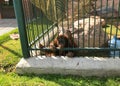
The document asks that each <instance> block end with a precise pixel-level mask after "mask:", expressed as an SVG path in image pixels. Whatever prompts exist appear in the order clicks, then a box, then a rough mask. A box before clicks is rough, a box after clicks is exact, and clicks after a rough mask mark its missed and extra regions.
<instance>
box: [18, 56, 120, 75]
mask: <svg viewBox="0 0 120 86" xmlns="http://www.w3.org/2000/svg"><path fill="white" fill-rule="evenodd" d="M16 72H17V73H19V74H24V73H34V74H72V75H81V76H115V75H120V59H119V58H102V57H101V58H98V57H94V58H93V57H75V58H68V57H64V56H61V57H45V56H38V57H31V58H28V59H25V58H22V59H21V61H20V62H19V63H18V64H17V66H16Z"/></svg>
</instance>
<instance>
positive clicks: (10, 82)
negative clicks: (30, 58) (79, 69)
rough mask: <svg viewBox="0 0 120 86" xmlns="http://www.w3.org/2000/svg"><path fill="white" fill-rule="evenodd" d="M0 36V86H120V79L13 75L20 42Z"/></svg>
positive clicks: (18, 56) (6, 35) (19, 50)
mask: <svg viewBox="0 0 120 86" xmlns="http://www.w3.org/2000/svg"><path fill="white" fill-rule="evenodd" d="M11 33H18V31H17V29H16V30H13V31H12V32H10V33H7V34H5V35H3V36H0V86H120V77H81V76H73V75H49V74H47V75H34V74H29V75H28V74H24V75H19V74H16V73H15V66H16V64H17V63H18V61H19V60H20V59H21V57H22V51H21V47H20V40H11V39H10V38H9V34H11Z"/></svg>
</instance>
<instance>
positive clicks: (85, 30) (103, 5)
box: [14, 0, 120, 57]
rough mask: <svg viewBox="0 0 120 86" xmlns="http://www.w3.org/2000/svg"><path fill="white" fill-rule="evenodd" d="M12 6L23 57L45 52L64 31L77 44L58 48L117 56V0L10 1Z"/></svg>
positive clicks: (119, 2)
mask: <svg viewBox="0 0 120 86" xmlns="http://www.w3.org/2000/svg"><path fill="white" fill-rule="evenodd" d="M14 8H15V13H16V17H17V21H18V27H19V33H20V39H21V45H22V50H23V55H24V57H32V56H41V55H46V53H45V52H49V51H51V49H50V47H49V45H50V43H51V41H53V40H55V39H56V37H57V36H59V35H60V34H65V31H67V30H69V31H70V32H71V34H72V38H71V39H72V40H73V41H74V43H75V44H76V45H77V47H74V44H73V46H72V47H70V46H68V47H64V48H62V51H65V52H66V51H67V52H69V51H70V52H75V53H77V54H75V55H74V56H93V57H95V56H98V57H120V19H119V18H120V0H14ZM41 45H43V46H44V47H41ZM55 47H56V46H55ZM55 49H56V51H59V52H60V51H61V48H57V47H56V48H55ZM59 56H62V55H61V54H60V53H59Z"/></svg>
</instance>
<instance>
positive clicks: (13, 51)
mask: <svg viewBox="0 0 120 86" xmlns="http://www.w3.org/2000/svg"><path fill="white" fill-rule="evenodd" d="M0 47H2V48H4V49H5V50H8V51H9V52H11V53H12V54H14V55H16V56H18V57H22V55H21V54H19V53H17V52H15V50H12V49H10V48H8V47H6V46H3V45H1V44H0Z"/></svg>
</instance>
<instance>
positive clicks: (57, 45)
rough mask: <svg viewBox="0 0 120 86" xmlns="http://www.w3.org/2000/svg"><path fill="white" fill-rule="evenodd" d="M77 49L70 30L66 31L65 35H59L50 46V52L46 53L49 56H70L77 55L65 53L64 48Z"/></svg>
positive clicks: (71, 52)
mask: <svg viewBox="0 0 120 86" xmlns="http://www.w3.org/2000/svg"><path fill="white" fill-rule="evenodd" d="M74 47H77V45H76V44H75V42H74V41H73V37H72V34H71V32H70V31H69V30H66V31H65V33H64V34H60V35H58V36H57V37H56V38H55V39H54V40H53V41H52V42H51V43H50V45H49V48H50V51H46V52H45V53H46V55H47V56H69V57H73V56H74V55H75V53H74V51H72V50H67V51H64V50H63V48H74Z"/></svg>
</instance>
